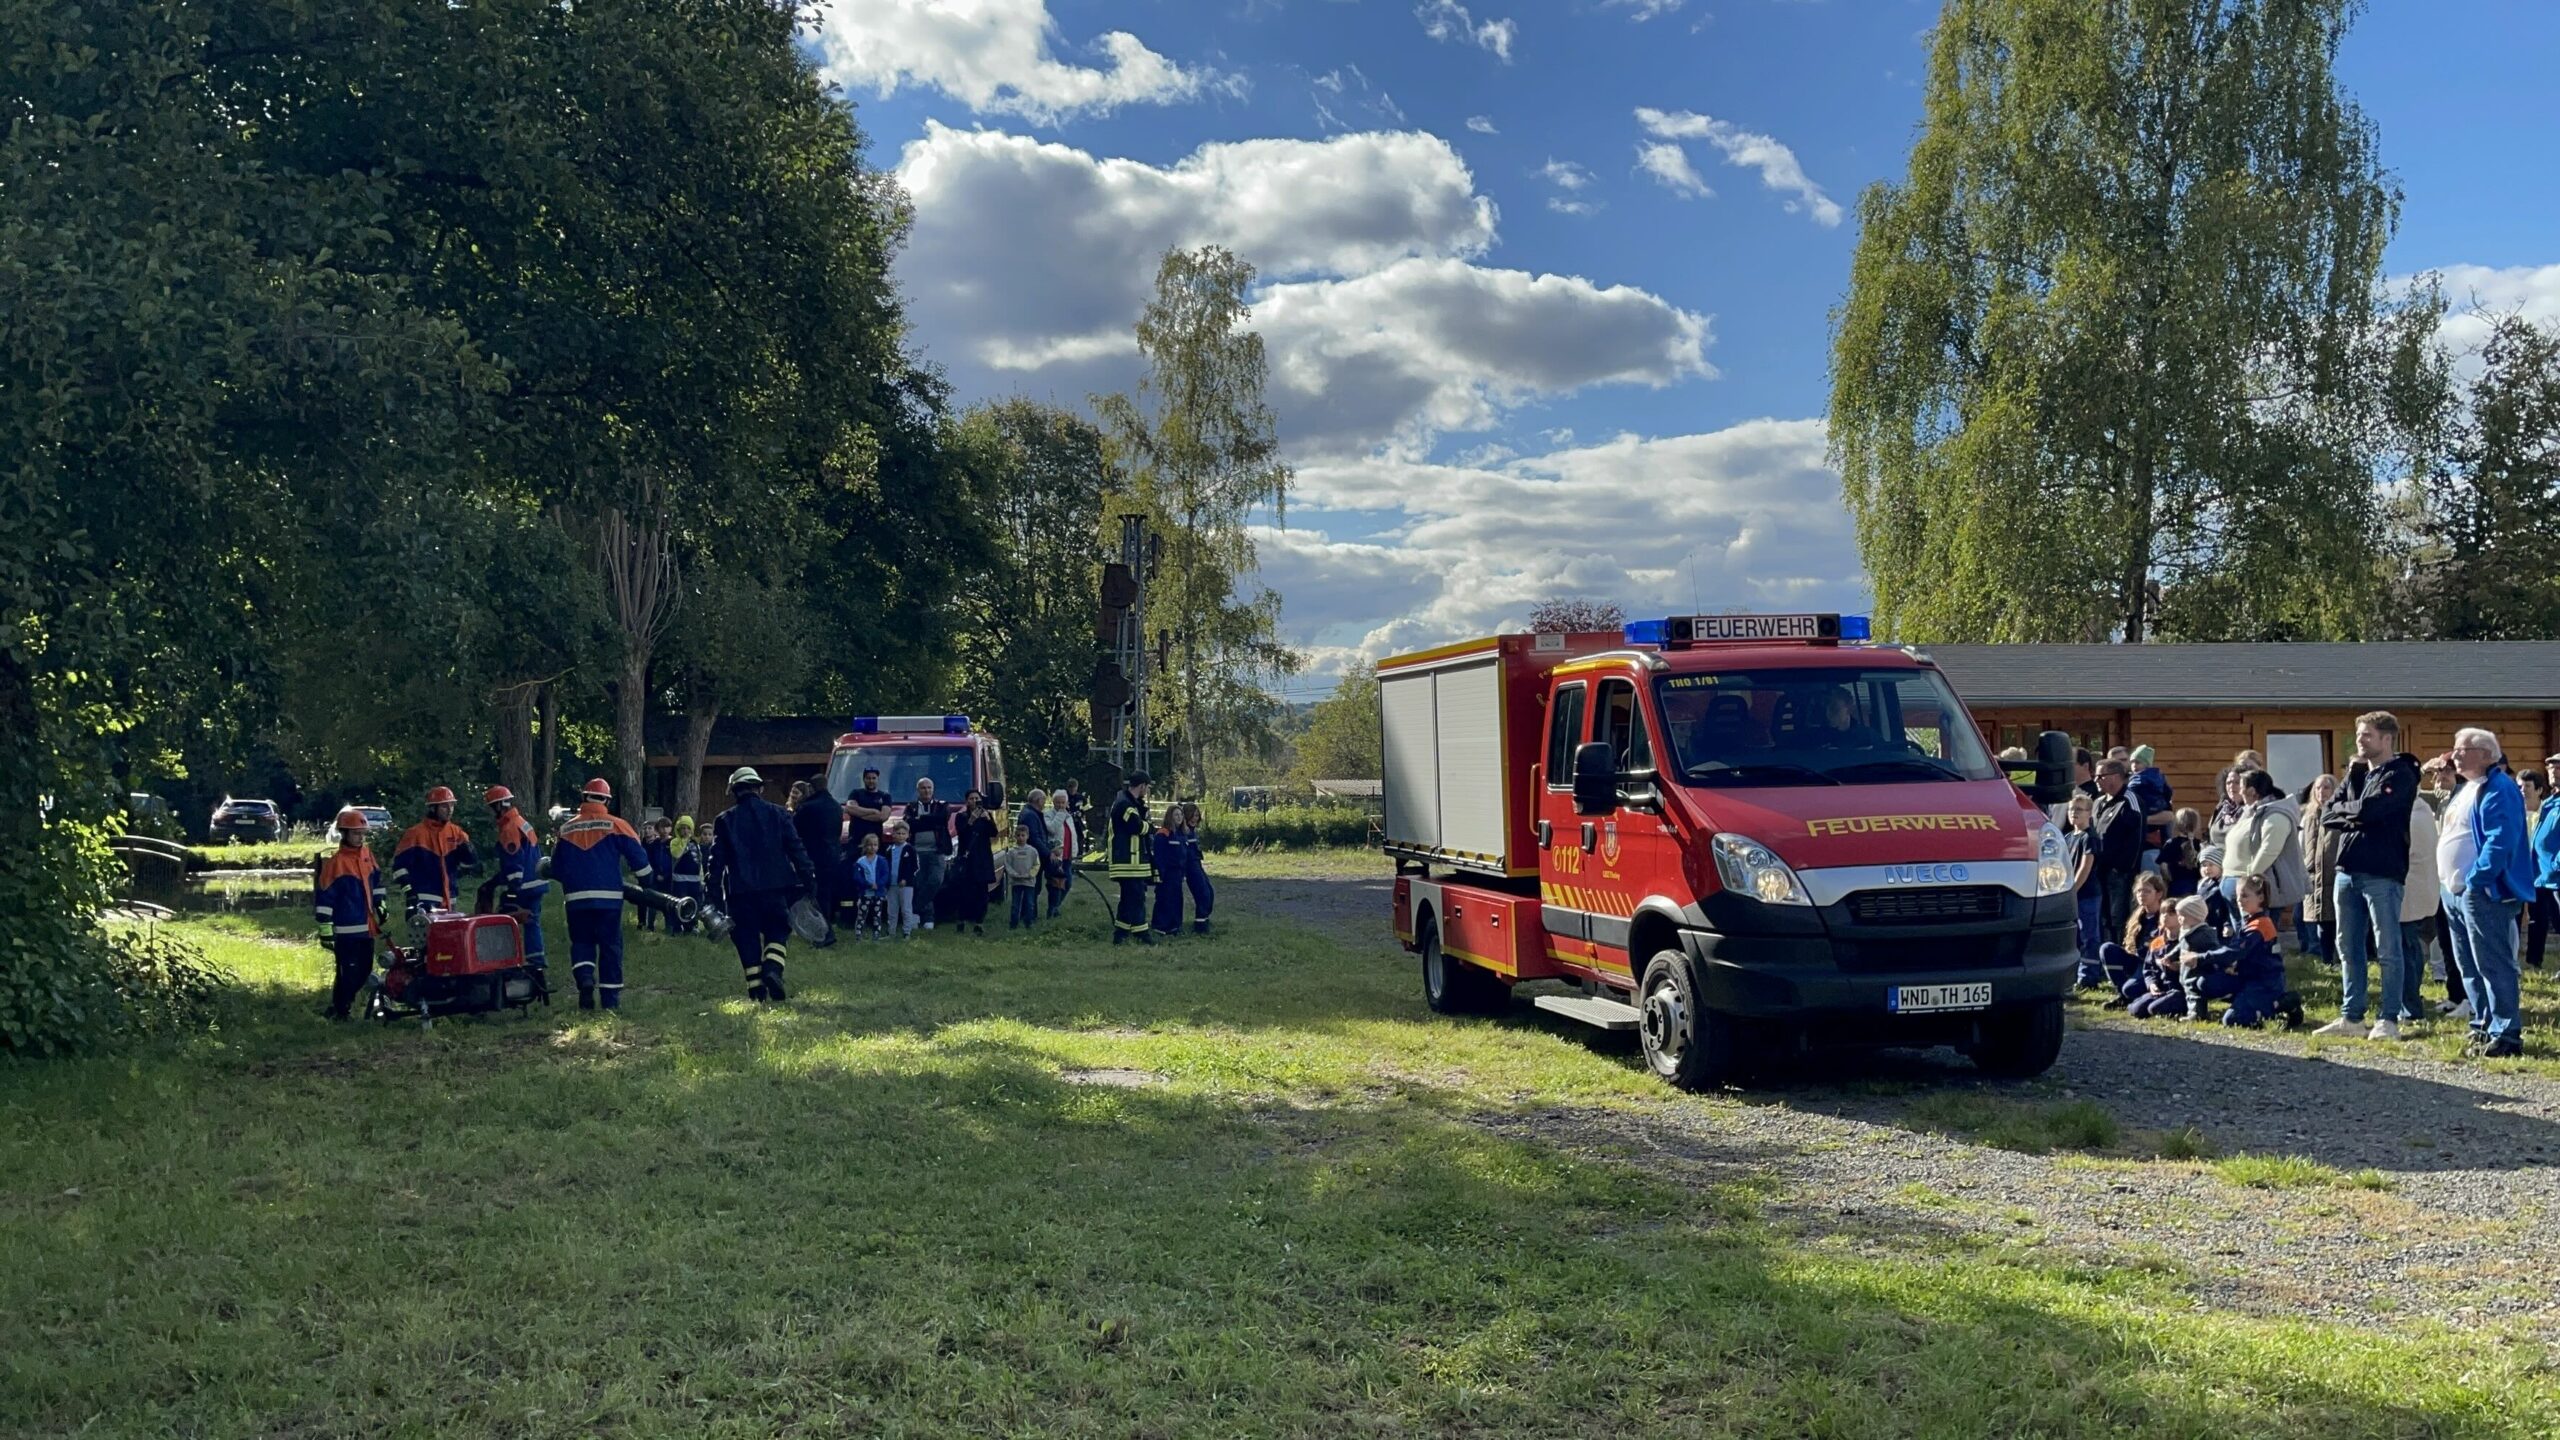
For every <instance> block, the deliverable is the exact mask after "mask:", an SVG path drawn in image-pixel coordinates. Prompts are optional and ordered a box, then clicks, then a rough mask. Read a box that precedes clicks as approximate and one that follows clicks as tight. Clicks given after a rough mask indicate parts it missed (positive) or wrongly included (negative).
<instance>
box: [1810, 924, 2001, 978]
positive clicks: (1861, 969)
mask: <svg viewBox="0 0 2560 1440" xmlns="http://www.w3.org/2000/svg"><path fill="white" fill-rule="evenodd" d="M1831 953H1832V956H1833V958H1834V959H1835V960H1836V962H1837V963H1838V964H1839V966H1840V968H1841V969H1842V970H1844V971H1848V972H1850V973H1851V974H1865V975H1891V974H1911V973H1916V972H1920V971H1943V970H2014V969H2017V968H2019V967H2020V966H2023V965H2025V964H2026V963H2027V937H2026V935H2025V934H2024V933H2023V932H2017V931H2013V932H2011V933H2009V934H2005V935H1948V936H1943V937H1938V938H1933V939H1922V940H1843V941H1838V942H1835V943H1834V944H1833V946H1832V952H1831Z"/></svg>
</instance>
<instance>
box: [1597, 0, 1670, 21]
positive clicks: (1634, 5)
mask: <svg viewBox="0 0 2560 1440" xmlns="http://www.w3.org/2000/svg"><path fill="white" fill-rule="evenodd" d="M1683 3H1684V0H1601V3H1600V8H1602V9H1604V10H1624V11H1626V12H1628V14H1627V18H1628V19H1630V20H1633V21H1635V22H1636V23H1637V24H1639V25H1641V24H1643V23H1644V22H1645V21H1647V20H1652V19H1656V18H1658V17H1660V16H1664V15H1668V14H1670V13H1672V12H1673V11H1675V10H1677V9H1679V8H1680V6H1681V5H1682V4H1683Z"/></svg>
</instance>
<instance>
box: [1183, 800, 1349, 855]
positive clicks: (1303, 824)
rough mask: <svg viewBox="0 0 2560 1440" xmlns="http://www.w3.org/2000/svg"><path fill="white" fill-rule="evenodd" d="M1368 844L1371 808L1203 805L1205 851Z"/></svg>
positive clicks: (1202, 827) (1201, 834)
mask: <svg viewBox="0 0 2560 1440" xmlns="http://www.w3.org/2000/svg"><path fill="white" fill-rule="evenodd" d="M1368 843H1369V813H1368V812H1367V811H1365V810H1362V809H1360V808H1359V807H1358V806H1355V805H1279V806H1274V807H1272V808H1271V809H1268V810H1224V809H1208V808H1206V807H1204V808H1203V809H1202V811H1201V815H1200V846H1201V848H1202V849H1204V850H1314V849H1321V848H1327V847H1332V846H1343V845H1366V844H1368Z"/></svg>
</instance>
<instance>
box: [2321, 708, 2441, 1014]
mask: <svg viewBox="0 0 2560 1440" xmlns="http://www.w3.org/2000/svg"><path fill="white" fill-rule="evenodd" d="M2417 798H2418V757H2417V756H2415V755H2408V754H2403V753H2402V752H2401V749H2400V719H2399V717H2398V716H2396V715H2393V714H2392V713H2391V712H2390V711H2388V710H2376V711H2374V712H2372V713H2371V714H2368V715H2359V716H2357V717H2356V758H2355V759H2354V760H2353V761H2351V762H2350V763H2349V764H2348V766H2347V779H2346V783H2345V784H2343V785H2341V786H2339V787H2338V793H2337V794H2336V795H2334V796H2332V797H2331V798H2330V801H2329V804H2328V807H2327V808H2326V809H2323V810H2322V811H2321V812H2320V825H2321V828H2322V829H2325V830H2337V831H2341V832H2344V835H2345V839H2344V840H2343V841H2342V842H2341V844H2340V845H2339V847H2338V879H2337V883H2336V888H2334V889H2333V890H2331V891H2330V893H2329V897H2328V898H2329V905H2330V909H2329V929H2330V932H2331V933H2332V934H2333V935H2335V936H2336V937H2337V943H2336V949H2337V956H2338V965H2339V968H2340V972H2341V974H2340V980H2341V987H2340V988H2341V989H2342V990H2343V991H2344V994H2343V996H2342V998H2343V1000H2344V1001H2345V1003H2344V1005H2342V1006H2341V1007H2340V1008H2341V1013H2340V1015H2339V1017H2338V1018H2337V1019H2335V1020H2332V1021H2330V1022H2329V1023H2328V1024H2326V1025H2323V1026H2321V1027H2320V1029H2319V1030H2318V1031H2317V1032H2316V1033H2318V1034H2322V1035H2346V1034H2352V1033H2354V1032H2355V1031H2356V1030H2357V1029H2358V1028H2359V1027H2361V1026H2362V1025H2363V1024H2364V1007H2365V995H2366V991H2365V984H2366V980H2367V976H2366V974H2365V956H2366V953H2367V952H2368V951H2370V952H2371V953H2373V954H2375V955H2378V956H2379V957H2380V958H2381V961H2382V964H2381V967H2380V968H2381V971H2382V994H2381V996H2380V998H2379V999H2378V1000H2377V1001H2376V1003H2375V1004H2374V1007H2373V1009H2374V1021H2373V1029H2372V1030H2370V1031H2368V1032H2366V1037H2365V1038H2367V1039H2370V1040H2397V1039H2399V1038H2400V1026H2399V1023H2398V1022H2400V1021H2402V1020H2415V1019H2417V1018H2418V1017H2417V1016H2415V1015H2411V1014H2406V1013H2402V1007H2401V1004H2400V999H2401V978H2402V977H2401V965H2402V964H2403V962H2404V961H2405V959H2406V957H2405V956H2404V955H2403V954H2402V953H2401V947H2400V898H2401V892H2402V889H2403V887H2404V886H2405V885H2406V884H2407V883H2408V879H2409V807H2410V806H2411V805H2413V804H2415V803H2416V802H2417Z"/></svg>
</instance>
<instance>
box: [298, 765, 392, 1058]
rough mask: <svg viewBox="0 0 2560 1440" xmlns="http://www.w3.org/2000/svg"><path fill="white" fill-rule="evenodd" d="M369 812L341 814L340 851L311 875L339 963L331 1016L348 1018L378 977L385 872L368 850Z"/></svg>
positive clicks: (326, 938)
mask: <svg viewBox="0 0 2560 1440" xmlns="http://www.w3.org/2000/svg"><path fill="white" fill-rule="evenodd" d="M365 829H366V826H365V819H364V812H363V811H361V810H357V809H354V808H349V809H345V810H341V811H339V812H338V848H337V849H335V850H332V851H330V852H329V854H328V855H327V856H325V857H323V858H322V860H321V861H320V864H319V865H318V867H317V868H315V869H314V870H313V871H312V874H311V916H312V918H313V919H314V920H316V921H318V922H319V923H320V927H321V939H322V940H323V942H325V943H326V944H327V945H328V946H329V950H330V953H331V954H332V955H334V956H335V957H336V959H337V962H338V973H337V979H336V982H335V983H334V984H332V985H331V986H330V987H329V1018H330V1019H332V1020H344V1019H346V1018H347V1017H348V1013H349V1009H348V1007H350V1006H352V1005H353V1004H355V999H356V994H357V992H359V991H361V990H363V989H364V982H365V981H367V980H370V979H372V978H373V937H374V930H375V910H376V907H378V906H379V905H380V904H381V901H382V872H381V871H380V870H379V869H378V868H376V867H375V865H374V863H373V852H372V851H371V850H369V849H367V848H365V843H364V832H365Z"/></svg>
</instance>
